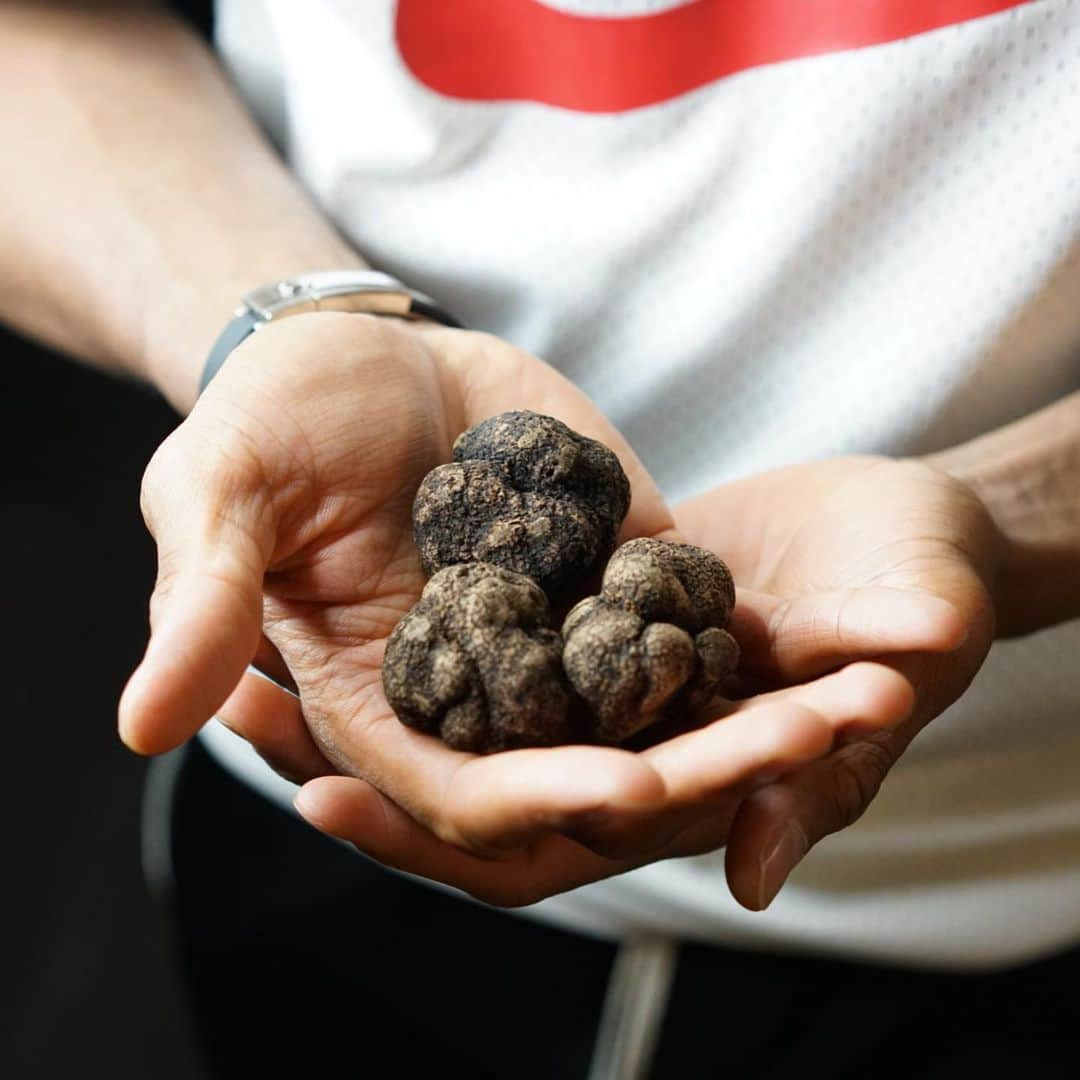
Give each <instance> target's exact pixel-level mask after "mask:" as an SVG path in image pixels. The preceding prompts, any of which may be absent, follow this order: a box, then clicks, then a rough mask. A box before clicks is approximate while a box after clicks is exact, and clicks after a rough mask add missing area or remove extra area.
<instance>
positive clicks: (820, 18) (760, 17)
mask: <svg viewBox="0 0 1080 1080" xmlns="http://www.w3.org/2000/svg"><path fill="white" fill-rule="evenodd" d="M1033 2H1035V0H692V2H691V3H688V4H684V5H682V6H680V7H676V8H669V9H668V10H666V11H661V12H655V13H652V14H649V15H635V16H628V17H608V16H603V17H597V16H583V15H573V14H569V13H567V12H565V11H558V10H556V9H555V8H551V7H548V6H546V5H545V4H542V3H539V2H538V0H399V3H398V10H397V40H398V47H399V48H400V50H401V56H402V58H403V59H404V61H405V63H406V64H407V65H408V67H409V69H410V70H411V71H412V73H413V74H414V75H415V76H416V78H417V79H419V80H420V82H422V83H423V84H424V85H425V86H427V87H429V88H430V89H432V90H435V91H437V92H438V93H440V94H444V95H447V96H449V97H454V98H465V99H469V100H474V101H494V100H517V101H536V102H543V103H545V104H548V105H557V106H560V107H561V108H564V109H572V110H575V111H578V112H622V111H624V110H626V109H635V108H640V107H641V106H643V105H653V104H656V103H657V102H660V101H666V100H667V99H669V98H673V97H677V96H678V95H680V94H685V93H688V92H689V91H691V90H696V89H697V88H698V87H700V86H705V85H707V84H708V83H711V82H715V81H716V80H717V79H721V78H723V77H724V76H726V75H731V74H734V73H735V72H737V71H744V70H745V69H747V68H752V67H759V66H760V65H762V64H774V63H777V62H779V61H782V60H793V59H796V58H797V57H803V56H817V55H820V54H822V53H830V52H839V51H842V50H846V49H857V48H861V47H863V46H866V45H879V44H882V43H883V42H887V41H896V40H898V39H900V38H906V37H911V36H913V35H915V34H922V33H925V32H927V31H929V30H937V29H940V28H941V27H944V26H952V25H953V24H955V23H962V22H967V21H969V20H971V19H978V18H982V17H983V16H986V15H992V14H995V13H996V12H999V11H1005V10H1006V9H1008V8H1014V7H1019V6H1021V5H1022V4H1028V3H1033Z"/></svg>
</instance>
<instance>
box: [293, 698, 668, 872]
mask: <svg viewBox="0 0 1080 1080" xmlns="http://www.w3.org/2000/svg"><path fill="white" fill-rule="evenodd" d="M308 707H309V706H308V705H305V708H308ZM316 707H317V706H316ZM330 722H331V721H330V720H327V719H326V718H322V719H320V717H319V715H318V714H317V713H316V714H314V715H313V714H310V713H309V715H308V723H309V725H310V726H312V727H313V728H314V730H315V731H316V732H320V731H322V729H323V727H324V726H325V725H327V724H328V723H330ZM320 741H323V740H320ZM333 744H334V746H333V753H334V758H333V760H334V762H335V763H336V764H337V765H338V767H339V769H340V771H342V772H347V773H353V774H356V773H357V772H362V775H363V777H364V779H366V780H368V781H370V782H371V783H372V784H374V785H375V786H376V787H377V788H378V789H379V790H380V791H382V792H385V793H386V795H387V796H389V798H391V799H392V800H393V801H394V802H395V803H397V805H399V806H400V807H401V808H402V809H404V810H405V811H406V812H407V813H409V814H410V815H411V816H412V817H414V818H415V819H416V820H417V821H419V822H420V823H421V824H423V825H424V826H425V827H426V828H428V829H430V830H431V831H432V832H434V833H435V834H436V835H437V836H438V837H439V838H440V839H442V840H445V841H446V842H447V843H450V844H454V845H456V846H458V847H461V848H462V849H464V850H469V851H473V852H476V853H480V854H483V855H485V856H489V857H492V856H496V855H498V854H500V853H502V852H505V851H512V850H515V849H517V848H520V847H521V846H522V845H524V844H527V843H529V842H531V841H533V840H535V839H537V838H538V837H540V836H543V835H545V834H548V833H552V832H556V831H560V832H561V831H573V830H574V829H575V828H576V827H578V826H579V825H580V824H581V823H582V822H584V821H587V820H589V819H590V818H591V817H593V816H595V815H610V816H613V817H617V818H623V817H629V818H632V819H633V820H635V821H647V820H648V818H649V817H650V815H652V814H653V813H655V811H656V809H657V808H658V807H659V806H660V805H662V803H663V799H664V794H665V793H664V787H663V783H662V781H661V780H660V778H659V777H658V776H657V775H656V773H655V771H654V770H653V769H651V768H650V767H649V765H648V764H647V763H646V762H645V761H644V760H643V759H642V758H641V757H640V756H639V755H636V754H632V753H630V752H629V751H626V750H618V749H614V748H607V747H595V746H560V747H554V748H550V749H548V748H545V749H533V750H510V751H504V752H502V753H499V754H491V755H487V756H479V757H478V756H476V755H473V754H465V753H461V752H459V751H456V750H451V749H450V748H449V747H447V746H446V745H444V744H443V743H442V742H440V741H439V740H437V739H435V738H432V737H431V736H427V735H421V734H419V733H417V732H416V731H414V730H412V729H411V728H408V727H406V726H405V725H404V724H402V723H400V722H399V721H398V720H397V718H396V717H395V716H394V715H393V713H392V712H391V710H390V708H389V706H388V705H387V704H386V701H385V697H384V695H383V694H382V693H381V691H380V690H379V689H377V688H376V687H372V688H371V689H370V690H369V691H368V695H367V699H366V701H365V702H364V703H363V704H362V705H361V706H360V712H359V714H358V715H357V716H356V717H355V718H354V720H353V722H352V723H351V724H350V725H349V726H348V727H346V728H342V727H341V726H340V725H337V726H336V731H335V735H334V739H333Z"/></svg>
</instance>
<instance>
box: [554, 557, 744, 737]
mask: <svg viewBox="0 0 1080 1080" xmlns="http://www.w3.org/2000/svg"><path fill="white" fill-rule="evenodd" d="M734 604H735V587H734V584H733V582H732V580H731V574H730V572H729V571H728V568H727V567H726V566H725V565H724V563H723V562H722V561H721V560H720V559H719V558H717V557H716V556H715V555H713V554H712V553H711V552H709V551H705V550H704V549H702V548H698V547H693V546H692V545H690V544H675V543H668V542H665V541H662V540H651V539H640V540H631V541H629V542H628V543H626V544H623V545H622V547H620V548H619V550H618V551H616V552H615V554H614V555H613V556H612V557H611V561H610V562H609V563H608V565H607V569H606V570H605V572H604V581H603V587H602V590H601V593H600V595H599V596H591V597H588V598H587V599H585V600H583V601H581V603H580V604H578V605H577V606H576V607H575V608H574V609H573V610H572V611H571V612H570V614H569V615H568V616H567V617H566V621H565V623H564V624H563V641H564V647H563V667H564V669H565V671H566V675H567V677H568V678H569V680H570V684H571V685H572V686H573V688H574V690H575V691H576V692H577V694H578V695H579V696H580V697H581V698H582V699H583V700H584V702H585V703H586V705H587V706H588V710H589V713H590V714H591V719H592V726H593V734H594V736H595V737H596V738H597V739H598V740H599V741H601V742H610V743H619V742H623V741H625V740H626V739H628V738H630V736H632V735H634V734H636V733H637V732H639V731H641V730H643V729H644V728H646V727H648V726H649V725H650V724H652V723H654V722H656V721H657V720H659V719H661V718H663V717H665V716H669V715H674V714H675V713H678V712H686V713H689V714H691V715H694V714H699V713H701V712H703V711H704V710H705V709H707V708H709V706H710V705H711V704H713V703H714V702H715V701H716V700H717V698H718V697H719V696H720V688H721V685H722V684H723V681H724V679H725V678H727V676H728V675H730V674H731V673H732V671H734V669H735V665H736V664H737V663H738V658H739V647H738V645H737V644H736V642H735V639H734V638H733V637H732V636H731V635H730V634H729V633H728V632H727V631H726V630H724V629H723V627H724V626H725V625H726V624H727V621H728V618H729V617H730V615H731V609H732V607H733V606H734Z"/></svg>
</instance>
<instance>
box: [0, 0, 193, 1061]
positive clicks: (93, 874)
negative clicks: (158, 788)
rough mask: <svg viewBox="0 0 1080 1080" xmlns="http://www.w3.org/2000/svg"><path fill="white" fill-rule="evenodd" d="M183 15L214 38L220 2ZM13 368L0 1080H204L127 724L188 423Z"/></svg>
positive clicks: (15, 356)
mask: <svg viewBox="0 0 1080 1080" xmlns="http://www.w3.org/2000/svg"><path fill="white" fill-rule="evenodd" d="M174 6H175V7H177V8H178V9H180V10H181V12H182V13H183V14H184V15H185V16H187V17H189V18H191V19H192V21H193V22H194V23H195V24H196V25H197V26H198V27H199V28H200V29H201V30H202V31H203V32H204V33H208V32H209V29H210V25H211V12H212V7H213V4H212V0H204V2H187V3H185V2H180V3H176V4H175V5H174ZM0 365H2V370H3V372H4V375H3V384H2V385H3V389H2V390H0V462H2V463H3V465H2V468H0V493H2V499H0V505H2V506H3V519H2V520H3V528H2V529H0V567H2V568H3V570H2V571H0V582H2V585H3V593H4V598H3V602H2V604H0V612H2V614H3V624H2V630H0V650H2V651H0V671H2V673H3V678H2V680H0V687H2V689H0V703H2V705H3V706H4V713H5V718H6V720H7V721H8V724H7V727H8V734H7V738H6V740H5V753H4V758H3V762H4V765H5V768H4V774H5V783H4V785H3V788H2V790H3V796H2V801H0V812H2V813H3V819H4V823H5V827H4V831H3V838H4V849H5V856H6V857H5V859H4V870H3V881H4V882H5V884H4V886H3V888H2V889H0V935H2V937H0V965H2V966H0V972H2V976H0V1075H2V1076H10V1077H17V1078H19V1080H23V1078H31V1077H35V1078H36V1077H42V1078H48V1080H53V1078H59V1077H70V1076H85V1075H93V1076H103V1077H104V1076H107V1077H110V1078H111V1080H128V1078H131V1080H135V1078H138V1080H145V1078H146V1077H151V1076H152V1077H155V1078H160V1080H172V1078H173V1077H176V1078H178V1080H179V1078H184V1080H193V1078H198V1077H201V1076H203V1075H204V1069H203V1067H202V1065H201V1062H200V1060H199V1054H198V1051H197V1049H196V1048H195V1046H194V1045H193V1037H192V1035H191V1026H190V1024H189V1019H188V1015H187V1008H186V1003H185V1001H184V996H183V988H182V983H181V979H180V976H179V967H178V964H177V961H176V956H175V952H174V949H173V943H172V938H171V931H170V926H169V923H168V920H167V919H166V916H165V913H164V912H163V911H162V910H161V909H160V908H159V906H158V905H157V904H156V903H155V902H154V901H153V900H152V899H151V897H150V894H149V892H148V890H147V887H146V885H145V883H144V881H143V876H142V869H141V865H140V859H139V809H140V799H141V795H142V784H143V778H144V775H145V771H146V763H145V762H144V761H141V760H139V759H138V758H136V757H135V756H134V755H133V754H131V753H129V752H128V751H127V750H125V749H124V747H123V746H122V745H121V744H120V742H119V740H118V738H117V736H116V724H115V717H116V702H117V700H118V698H119V694H120V690H121V688H122V686H123V683H124V680H125V679H126V677H127V675H128V673H129V672H130V671H131V670H132V668H133V667H134V665H135V663H136V662H137V661H138V659H139V656H140V654H141V652H142V648H143V645H144V644H145V639H146V633H147V627H146V601H147V597H148V595H149V590H150V588H151V586H152V584H153V578H154V551H153V545H152V543H151V541H150V538H149V536H148V535H147V533H146V530H145V528H144V527H143V524H142V520H141V517H140V515H139V503H138V493H139V480H140V477H141V474H142V470H143V468H144V466H145V464H146V461H147V460H148V458H149V457H150V455H151V453H153V450H154V448H155V447H156V446H157V444H158V443H159V442H160V441H161V439H162V438H163V437H164V436H165V434H166V433H167V432H168V431H169V430H170V429H171V427H172V426H173V425H174V424H175V423H176V417H175V416H174V414H173V413H172V410H171V409H170V408H169V407H168V406H167V405H165V404H164V403H163V402H162V401H161V400H160V399H159V398H157V397H156V396H155V395H153V394H151V393H150V392H149V391H147V390H146V389H144V388H142V387H140V386H136V385H134V384H132V383H128V382H123V381H120V380H116V379H111V378H108V377H105V376H102V375H100V374H98V373H96V372H93V371H90V370H87V369H85V368H82V367H80V366H78V365H76V364H74V363H72V362H71V361H69V360H66V359H63V358H60V357H57V356H54V355H51V354H49V353H46V352H43V351H41V350H38V349H36V348H34V347H32V346H30V345H29V344H27V343H25V342H23V341H20V340H18V339H16V338H14V337H12V336H8V335H6V334H4V333H3V331H2V330H0Z"/></svg>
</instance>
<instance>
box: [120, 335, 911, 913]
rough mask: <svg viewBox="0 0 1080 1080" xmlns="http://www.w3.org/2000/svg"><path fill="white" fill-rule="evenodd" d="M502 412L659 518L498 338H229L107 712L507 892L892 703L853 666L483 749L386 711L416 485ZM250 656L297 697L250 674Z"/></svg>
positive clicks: (730, 792) (666, 838) (151, 501)
mask: <svg viewBox="0 0 1080 1080" xmlns="http://www.w3.org/2000/svg"><path fill="white" fill-rule="evenodd" d="M515 407H529V408H532V409H535V410H536V411H539V412H547V413H550V414H552V415H555V416H558V417H560V418H561V419H563V420H564V421H566V422H567V423H569V424H570V425H571V426H572V427H574V428H576V429H578V430H581V431H583V432H585V433H587V434H590V435H592V436H594V437H597V438H599V439H601V440H603V441H604V442H605V443H607V444H608V445H610V446H611V447H612V448H613V449H615V450H616V452H617V453H618V454H619V455H620V457H621V459H622V461H623V464H624V467H625V468H626V469H627V472H628V474H629V476H630V479H631V484H632V487H633V496H634V497H633V504H632V507H631V512H630V515H629V517H628V519H627V521H626V523H625V526H624V529H623V538H627V537H629V536H636V535H667V534H669V533H670V530H671V525H672V521H671V517H670V515H669V513H668V511H667V509H666V508H665V506H664V504H663V502H662V500H661V499H660V497H659V495H658V494H657V492H656V489H655V487H654V486H653V485H652V483H651V481H650V480H649V478H648V477H647V475H646V474H645V473H644V471H643V470H642V468H641V466H640V464H639V463H638V462H637V461H636V459H634V457H633V455H632V453H631V452H630V451H629V449H628V448H627V447H626V445H625V443H624V442H623V441H622V440H621V439H620V438H619V436H618V435H617V433H616V432H614V431H613V430H612V429H611V427H610V425H608V424H607V423H606V422H605V421H604V420H603V418H602V417H600V416H599V414H598V413H597V412H596V410H595V409H594V408H593V407H592V405H591V404H590V403H589V402H588V401H587V399H585V398H584V397H583V396H582V395H581V394H580V393H579V392H577V391H576V390H574V389H573V387H571V386H570V384H568V383H567V382H566V381H565V380H563V379H562V378H561V377H560V376H558V375H557V374H556V373H555V372H553V371H552V370H551V369H550V368H548V367H546V366H545V365H543V364H541V363H540V362H539V361H537V360H535V359H534V358H532V357H530V356H528V355H527V354H525V353H522V352H521V351H520V350H516V349H513V348H512V347H510V346H508V345H506V344H505V343H502V342H499V341H497V340H496V339H493V338H490V337H487V336H484V335H477V334H468V333H464V332H461V331H451V330H446V329H443V328H437V327H430V326H413V325H404V324H397V323H393V322H389V321H385V320H377V319H372V318H364V317H361V316H355V315H340V316H334V315H328V314H318V315H312V316H296V317H294V318H292V319H289V320H286V321H284V322H282V323H281V324H278V325H277V326H272V327H270V328H268V329H266V330H264V331H261V332H260V334H258V335H256V336H254V337H253V338H252V339H251V340H250V341H249V342H247V343H245V345H244V346H242V347H241V348H240V349H238V350H237V352H236V354H235V355H234V357H233V358H231V359H230V361H229V363H228V364H227V365H226V367H225V369H224V370H223V371H222V372H221V374H219V376H218V377H217V378H216V379H215V381H214V383H213V384H212V386H211V387H210V389H209V390H208V391H207V393H206V394H205V395H204V397H203V398H202V400H201V401H200V402H199V404H198V405H197V406H196V408H195V409H194V411H193V412H192V414H191V416H190V417H189V418H188V420H187V421H185V422H184V424H182V425H181V426H180V427H179V428H178V429H177V431H176V432H175V433H174V434H173V435H172V436H171V437H170V438H169V439H168V440H167V441H166V443H165V444H164V445H163V446H162V448H161V450H160V451H159V452H158V454H157V455H155V459H154V461H153V462H152V463H151V466H150V467H149V469H148V470H147V476H146V482H145V486H144V502H145V511H146V516H147V520H148V522H149V524H150V527H151V529H152V531H153V532H154V534H155V536H156V538H157V540H158V543H159V548H160V576H159V582H158V586H157V588H156V590H155V595H154V599H153V602H152V624H153V630H154V633H153V637H152V640H151V644H150V647H149V649H148V651H147V656H146V658H145V660H144V662H143V664H142V665H141V666H140V668H139V670H138V671H137V672H136V673H135V675H134V676H133V677H132V680H131V682H130V684H129V686H128V688H127V690H126V692H125V695H124V698H123V701H122V704H121V729H122V732H123V734H124V737H125V739H126V741H127V742H128V743H129V744H130V745H132V746H133V747H134V748H136V749H139V750H142V751H145V752H157V751H160V750H164V749H167V748H169V747H171V746H174V745H176V744H177V743H179V742H180V741H182V740H183V739H185V738H187V737H188V736H190V735H191V734H192V733H194V731H196V730H197V729H198V727H199V726H201V724H202V723H204V722H205V721H206V720H207V719H208V718H209V717H210V716H211V715H213V714H215V712H216V713H217V714H218V715H219V716H220V717H221V718H222V719H223V720H224V721H225V722H226V723H227V724H228V725H229V726H230V727H232V728H233V730H235V731H237V732H238V733H239V734H241V735H242V736H243V737H245V738H247V739H249V740H250V741H251V742H252V743H253V744H254V745H255V746H256V748H257V749H258V750H259V751H260V752H261V753H262V754H263V755H264V756H265V757H266V758H267V759H268V760H270V761H271V762H272V763H274V764H275V766H276V767H277V768H278V769H279V771H281V772H283V773H285V774H287V775H290V776H292V777H294V778H296V779H305V778H309V777H322V779H319V780H317V781H316V782H315V783H314V784H313V785H309V786H308V788H307V789H305V791H304V792H303V793H302V795H301V798H300V801H299V806H300V808H301V810H302V811H303V812H304V813H305V814H306V815H307V816H308V817H309V818H310V819H311V820H312V821H314V822H315V823H316V824H318V825H319V826H320V827H322V828H324V829H326V830H327V831H331V832H334V833H337V834H338V835H342V836H345V837H346V838H348V839H352V840H354V841H355V842H356V843H357V844H358V846H361V847H362V848H363V849H364V850H366V851H368V852H369V853H370V854H372V855H374V856H376V857H377V858H380V859H381V860H383V861H384V862H388V863H390V864H391V865H396V866H400V867H402V868H403V869H406V870H411V871H413V872H416V873H420V874H426V875H428V876H431V877H436V878H439V879H440V880H443V881H446V882H448V883H450V884H454V885H460V886H461V887H462V888H466V889H469V890H470V891H474V892H477V893H478V894H480V895H482V896H484V897H486V898H488V899H492V900H495V901H498V902H503V903H523V902H526V901H528V900H533V899H538V898H539V897H541V896H544V895H548V894H549V893H551V892H556V891H560V890H562V889H565V888H569V887H572V886H573V885H576V884H580V883H582V882H584V881H588V880H593V879H594V878H597V877H601V876H606V875H608V874H611V873H615V872H617V871H619V870H620V869H625V868H627V867H628V866H630V865H637V864H638V863H640V862H642V861H647V860H648V859H651V858H655V857H665V856H667V855H670V854H681V853H686V852H688V851H691V850H705V849H707V848H712V847H715V846H717V844H719V843H722V841H723V837H724V835H725V832H726V825H727V821H728V820H729V819H730V816H731V814H732V813H733V812H734V809H735V807H736V806H737V805H738V800H737V798H736V797H735V794H734V793H735V792H740V793H745V791H746V790H747V785H748V784H751V783H753V782H755V778H758V779H759V778H760V776H761V774H763V773H765V774H767V775H776V774H777V772H783V771H784V770H786V769H789V768H791V767H792V766H794V765H795V764H799V763H801V762H804V761H806V760H808V759H810V758H812V757H815V756H819V755H821V754H822V753H824V752H825V751H826V750H827V749H828V748H829V746H831V745H832V740H833V737H834V734H835V732H836V731H837V730H839V729H841V728H843V727H845V726H846V725H849V724H852V723H856V722H858V723H861V724H864V725H869V726H871V727H877V726H881V725H887V724H891V723H894V722H896V721H897V720H899V719H900V718H901V717H902V716H903V715H904V714H905V713H906V711H907V708H908V704H909V694H908V691H907V687H906V684H905V683H904V681H903V680H902V679H901V678H900V677H899V676H897V675H895V673H892V672H890V671H888V670H887V669H884V668H880V667H874V666H873V665H861V666H857V667H855V668H852V669H850V670H848V671H846V672H842V673H840V674H837V675H832V676H829V677H828V678H825V679H822V680H820V681H818V682H816V683H813V684H811V685H810V686H808V687H799V688H796V689H794V690H787V691H782V692H781V693H779V694H777V695H773V696H767V697H762V698H759V699H755V700H753V701H750V702H746V703H742V704H741V705H740V706H739V707H738V708H737V710H736V713H735V715H734V716H731V717H729V718H728V719H726V720H724V722H723V724H722V725H721V724H715V725H711V726H709V727H707V728H705V729H703V730H702V731H700V732H696V733H693V734H692V735H687V736H683V737H681V738H679V739H673V740H670V741H669V742H667V743H665V744H663V745H661V746H658V747H654V748H653V749H652V750H649V751H647V752H645V753H643V754H640V755H636V754H632V753H629V752H627V751H623V750H616V749H608V748H600V747H564V748H558V749H555V750H536V751H515V752H512V753H505V754H500V755H495V756H492V757H488V758H476V757H474V756H472V755H468V754H461V753H458V752H455V751H452V750H450V749H448V748H447V747H445V746H443V745H442V744H440V743H439V742H437V741H436V740H434V739H431V738H427V737H425V736H421V735H419V734H417V733H416V732H414V731H411V730H409V729H407V728H405V727H404V726H402V725H401V724H399V723H398V722H397V720H396V719H395V718H394V716H393V714H392V712H391V710H390V709H389V707H388V705H387V703H386V701H385V698H384V697H383V694H382V688H381V680H380V665H381V659H382V653H383V649H384V646H385V640H386V637H387V635H388V634H389V632H390V630H391V629H392V628H393V626H394V625H395V624H396V622H397V621H398V620H399V619H400V618H401V616H402V615H403V614H404V613H405V612H406V611H407V610H408V609H409V607H410V606H411V605H412V604H413V602H415V600H416V598H417V597H418V596H419V593H420V590H421V587H422V584H423V575H422V572H421V569H420V566H419V562H418V558H417V554H416V551H415V548H414V545H413V542H412V538H411V529H410V505H411V501H412V496H413V493H414V492H415V490H416V487H417V485H418V483H419V481H420V479H421V477H422V476H423V475H424V474H425V473H426V472H427V471H428V470H429V469H430V468H431V467H432V466H434V465H435V464H438V463H440V462H442V461H445V460H447V459H448V457H449V454H450V445H451V443H452V441H453V439H454V437H455V436H456V435H457V434H458V433H459V432H460V431H461V430H463V429H464V428H465V427H467V426H470V425H471V424H473V423H475V422H476V421H478V420H479V419H482V418H484V417H486V416H489V415H492V414H494V413H497V412H500V411H503V410H506V409H509V408H515ZM264 631H265V635H264V633H263V632H264ZM253 657H254V658H257V660H258V662H259V664H260V666H261V667H263V668H264V669H265V670H268V671H269V672H270V673H271V674H273V675H274V676H275V677H276V678H278V679H279V680H281V681H282V682H285V683H292V684H295V686H296V688H297V690H298V694H299V699H297V698H296V697H294V696H292V695H290V694H288V693H285V692H284V691H282V690H280V689H279V688H278V687H275V686H274V685H273V684H271V683H269V682H267V681H266V680H264V679H260V678H259V677H257V676H252V675H244V674H243V671H244V668H245V665H246V664H247V663H248V662H249V661H250V660H252V658H253ZM226 699H227V700H226ZM335 772H337V773H340V774H342V775H338V776H333V775H329V774H333V773H335Z"/></svg>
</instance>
